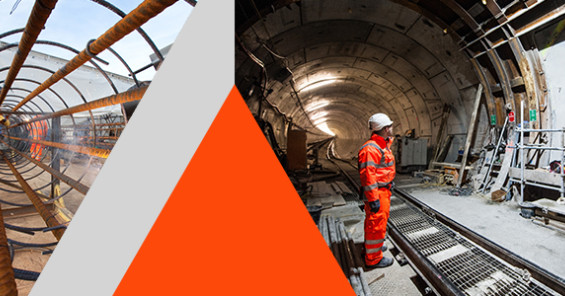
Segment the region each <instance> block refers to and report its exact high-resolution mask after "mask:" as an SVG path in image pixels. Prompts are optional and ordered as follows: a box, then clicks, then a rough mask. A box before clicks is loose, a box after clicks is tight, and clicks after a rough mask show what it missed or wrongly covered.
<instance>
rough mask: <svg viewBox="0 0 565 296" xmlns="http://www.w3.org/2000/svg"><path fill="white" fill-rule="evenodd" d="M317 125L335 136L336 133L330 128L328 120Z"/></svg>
mask: <svg viewBox="0 0 565 296" xmlns="http://www.w3.org/2000/svg"><path fill="white" fill-rule="evenodd" d="M316 127H317V128H318V129H319V130H321V131H323V132H324V133H326V134H328V135H330V136H335V133H334V132H333V131H332V130H331V129H330V127H329V126H328V124H327V123H326V122H324V123H322V124H319V125H316Z"/></svg>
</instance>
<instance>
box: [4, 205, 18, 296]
mask: <svg viewBox="0 0 565 296" xmlns="http://www.w3.org/2000/svg"><path fill="white" fill-rule="evenodd" d="M0 295H9V296H12V295H18V290H17V288H16V281H15V279H14V270H13V269H12V259H11V255H10V250H9V248H8V237H7V236H6V229H5V228H4V217H3V215H2V209H1V208H0Z"/></svg>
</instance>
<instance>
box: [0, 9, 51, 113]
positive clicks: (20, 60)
mask: <svg viewBox="0 0 565 296" xmlns="http://www.w3.org/2000/svg"><path fill="white" fill-rule="evenodd" d="M55 4H57V0H37V1H35V5H34V6H33V9H32V11H31V14H30V16H29V19H28V22H27V25H26V27H25V29H24V33H23V35H22V39H21V40H20V43H19V46H18V51H17V52H16V55H15V56H14V59H13V60H12V65H11V66H10V71H9V72H8V75H7V76H6V81H5V82H4V86H3V87H2V91H1V92H0V105H1V104H2V103H3V102H4V99H5V98H6V95H7V94H8V90H10V88H11V87H12V83H13V82H14V79H16V76H17V75H18V72H19V71H20V69H21V67H22V65H23V64H24V61H25V59H26V57H27V55H28V54H29V52H30V51H31V48H32V47H33V45H34V44H35V41H36V40H37V37H38V36H39V33H40V32H41V30H42V29H43V26H44V25H45V22H47V19H48V18H49V15H50V14H51V11H52V10H53V9H54V8H55Z"/></svg>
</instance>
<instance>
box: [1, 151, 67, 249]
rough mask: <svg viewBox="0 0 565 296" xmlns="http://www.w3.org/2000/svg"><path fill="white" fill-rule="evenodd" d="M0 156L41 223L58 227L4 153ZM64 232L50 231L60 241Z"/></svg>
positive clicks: (49, 212)
mask: <svg viewBox="0 0 565 296" xmlns="http://www.w3.org/2000/svg"><path fill="white" fill-rule="evenodd" d="M0 154H1V155H2V157H3V158H4V161H5V162H6V164H8V166H9V167H10V169H11V170H12V173H14V176H15V177H16V179H18V182H19V183H20V185H21V186H22V188H23V189H24V191H25V193H26V194H27V196H28V197H29V199H30V201H31V203H33V206H34V207H35V209H36V210H37V212H38V213H39V215H40V216H41V218H43V221H45V224H47V225H48V226H49V227H56V226H59V225H60V224H59V221H57V219H56V218H55V216H53V214H52V213H51V211H49V209H47V207H46V206H45V204H44V203H43V202H42V201H41V199H40V198H39V196H37V194H36V193H35V191H33V189H32V188H31V187H30V186H29V184H27V182H26V181H25V180H24V178H23V177H22V175H20V173H19V172H18V171H17V170H16V168H15V167H14V165H13V164H12V162H11V161H10V160H9V159H8V158H7V157H6V155H5V154H4V152H0ZM2 229H4V228H2ZM64 232H65V230H64V229H56V230H53V231H52V233H53V235H54V236H55V238H57V240H60V239H61V237H62V236H63V233H64Z"/></svg>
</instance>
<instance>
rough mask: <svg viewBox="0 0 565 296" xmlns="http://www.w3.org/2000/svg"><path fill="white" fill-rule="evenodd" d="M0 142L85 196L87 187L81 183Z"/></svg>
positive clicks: (0, 140)
mask: <svg viewBox="0 0 565 296" xmlns="http://www.w3.org/2000/svg"><path fill="white" fill-rule="evenodd" d="M0 142H2V143H3V144H5V145H6V146H8V147H9V148H10V149H12V151H14V152H16V153H17V154H18V155H20V156H22V157H24V158H25V159H27V160H29V161H31V162H32V163H33V164H35V165H37V166H38V167H40V168H42V169H43V170H45V171H46V172H48V173H49V174H51V175H52V176H54V177H55V178H57V179H59V180H61V181H63V182H65V183H66V184H68V185H69V186H71V187H73V188H74V189H76V190H77V191H78V192H80V193H82V194H86V193H87V192H88V189H89V188H88V187H87V186H85V185H83V184H82V183H80V182H78V181H76V180H74V179H73V178H71V177H69V176H67V175H65V174H63V173H61V172H58V171H56V170H54V169H52V168H51V167H50V166H48V165H45V164H44V163H42V162H41V161H38V160H36V159H34V158H33V157H30V156H28V155H27V154H25V153H22V152H20V151H18V150H17V149H16V148H14V147H12V146H11V145H10V144H8V143H7V142H5V141H3V140H2V139H0Z"/></svg>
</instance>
